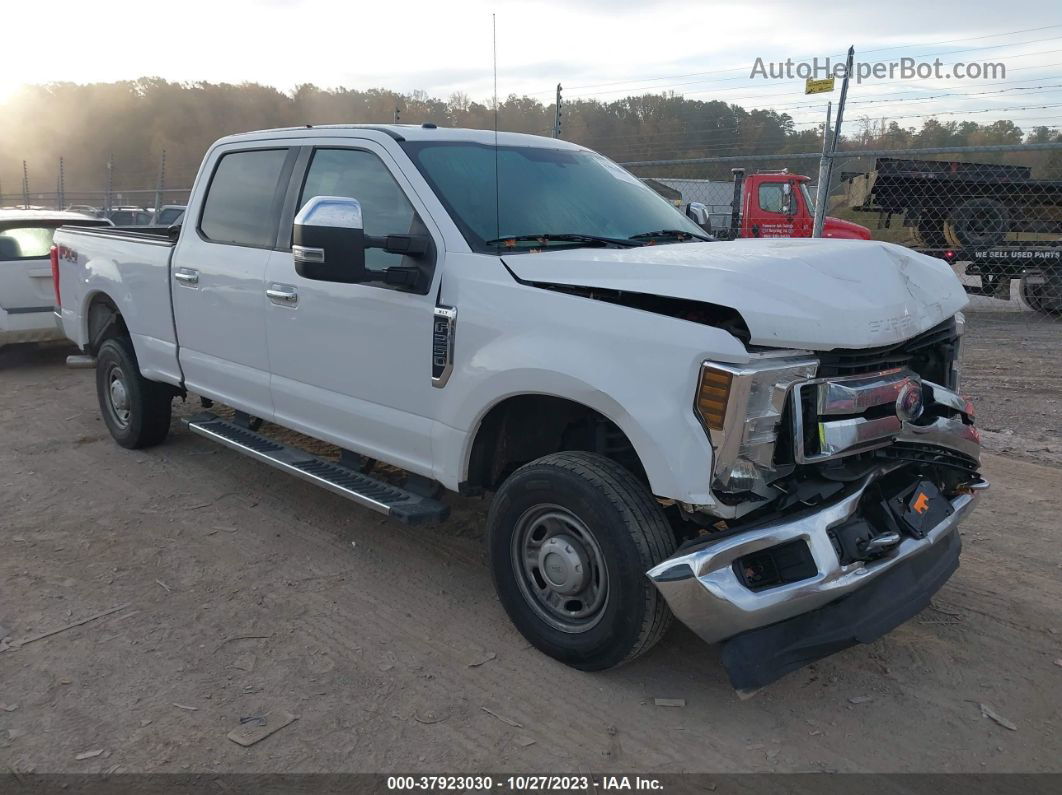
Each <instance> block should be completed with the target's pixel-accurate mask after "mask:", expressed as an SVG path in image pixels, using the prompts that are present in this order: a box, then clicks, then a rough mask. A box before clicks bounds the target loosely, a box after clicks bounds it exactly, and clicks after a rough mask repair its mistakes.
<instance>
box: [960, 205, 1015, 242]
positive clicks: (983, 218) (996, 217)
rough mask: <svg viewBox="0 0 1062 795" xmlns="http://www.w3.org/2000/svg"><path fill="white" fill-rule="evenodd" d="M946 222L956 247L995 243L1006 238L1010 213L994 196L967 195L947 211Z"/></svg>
mask: <svg viewBox="0 0 1062 795" xmlns="http://www.w3.org/2000/svg"><path fill="white" fill-rule="evenodd" d="M948 225H949V227H950V230H951V234H952V236H953V237H954V238H955V243H957V244H958V245H957V246H956V247H957V248H983V247H986V246H998V245H999V244H1001V243H1003V242H1005V241H1006V239H1007V233H1008V232H1009V231H1010V215H1009V214H1008V213H1007V208H1006V206H1005V205H1003V204H1002V203H1000V202H997V201H996V200H995V199H986V198H980V199H969V200H967V201H964V202H963V203H962V204H960V205H959V206H958V207H956V208H955V209H954V210H952V211H951V214H950V217H949V218H948Z"/></svg>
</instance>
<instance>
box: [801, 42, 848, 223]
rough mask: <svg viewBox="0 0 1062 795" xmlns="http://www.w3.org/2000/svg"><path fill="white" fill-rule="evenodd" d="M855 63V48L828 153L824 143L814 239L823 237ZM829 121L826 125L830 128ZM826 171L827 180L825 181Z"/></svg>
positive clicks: (842, 87)
mask: <svg viewBox="0 0 1062 795" xmlns="http://www.w3.org/2000/svg"><path fill="white" fill-rule="evenodd" d="M854 61H855V47H849V48H848V59H847V60H846V61H845V65H844V82H843V83H841V100H840V102H838V103H837V122H836V123H835V124H834V127H833V140H832V141H831V142H830V151H829V153H827V152H826V144H825V142H823V151H822V161H820V163H821V165H820V167H819V187H818V190H816V191H815V195H816V197H818V202H817V204H816V206H815V226H814V229H813V231H812V233H811V234H812V237H822V225H823V222H824V221H825V220H826V203H827V201H828V200H829V196H830V182H831V181H832V180H833V161H834V156H835V155H836V153H837V141H838V140H839V139H840V137H841V125H842V124H843V123H844V102H845V100H846V99H847V98H848V81H849V80H850V79H851V77H852V65H853V62H854ZM829 126H830V125H829V121H827V123H826V127H827V129H828V128H829ZM823 171H825V172H826V173H825V177H826V178H825V179H823V178H822V177H823V173H822V172H823Z"/></svg>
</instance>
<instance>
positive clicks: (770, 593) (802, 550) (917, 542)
mask: <svg viewBox="0 0 1062 795" xmlns="http://www.w3.org/2000/svg"><path fill="white" fill-rule="evenodd" d="M880 474H881V473H876V474H874V475H870V476H868V477H867V478H866V479H865V480H864V481H863V482H862V483H861V485H859V486H858V487H857V488H856V489H855V490H854V491H853V492H851V493H850V494H848V496H846V497H844V498H843V499H841V500H839V501H838V502H835V503H833V504H832V505H830V506H828V507H825V508H820V509H817V510H814V511H811V512H808V513H804V514H803V515H800V516H797V517H794V518H792V519H783V520H780V521H775V522H772V523H768V524H765V525H761V526H759V527H755V528H753V529H749V530H746V531H742V532H737V533H734V534H732V535H727V536H724V537H722V538H719V539H718V540H714V541H713V540H708V541H706V542H705V543H704V544H702V545H700V546H697V547H695V548H693V549H687V550H685V551H681V550H680V552H679V553H678V554H676V555H674V556H673V557H671V558H670V559H668V560H666V561H664V562H662V563H660V564H659V565H657V566H655V567H654V568H653V569H651V570H650V571H649V572H648V576H649V578H650V579H651V580H652V581H653V583H654V584H655V585H656V587H657V589H659V591H660V592H661V594H663V596H664V598H665V599H666V600H667V603H668V605H669V606H670V607H671V610H672V611H673V612H674V614H675V615H676V616H677V617H678V619H679V620H680V621H682V622H683V623H684V624H686V625H687V626H689V627H690V628H691V629H692V630H693V631H694V632H696V633H697V634H698V635H699V636H700V637H701V638H703V639H704V640H706V641H708V642H709V643H715V642H719V641H725V640H728V639H731V638H734V639H738V638H740V636H742V635H743V634H744V633H750V632H752V631H756V630H761V629H762V628H764V627H772V626H775V625H783V622H787V621H790V620H792V619H795V618H797V617H801V616H808V615H811V614H814V613H815V612H816V611H819V610H822V609H823V608H826V607H827V606H832V605H834V604H835V603H838V604H839V603H841V602H842V601H843V600H844V599H845V598H846V597H850V596H852V595H853V594H856V593H857V592H859V591H861V590H863V589H865V588H867V587H868V586H870V585H871V584H872V583H874V582H875V581H877V580H879V579H882V578H885V577H886V576H888V575H889V574H890V573H891V572H896V571H900V570H910V569H911V567H912V566H913V565H915V564H914V561H915V560H916V559H918V558H921V557H923V556H928V557H926V558H925V559H926V560H929V559H930V558H932V557H934V554H931V553H934V552H935V554H939V551H940V550H942V549H943V550H952V549H953V550H954V558H955V566H957V565H958V530H957V526H958V524H959V522H961V521H962V519H963V518H964V517H965V516H966V514H967V513H969V511H970V510H971V509H972V508H973V506H974V504H975V502H976V499H977V494H978V491H979V490H980V489H982V488H985V487H987V483H984V482H983V481H978V482H975V483H974V484H973V487H972V488H971V489H970V490H969V491H968V492H967V493H962V494H959V495H957V496H955V497H953V498H951V499H948V498H945V497H943V496H942V495H941V496H940V498H939V499H941V500H947V505H946V506H941V514H946V515H944V516H943V518H942V519H940V520H939V521H937V522H936V523H935V524H934V525H933V526H932V527H929V528H926V529H925V530H924V532H923V534H922V535H921V537H915V535H907V536H904V537H902V538H901V539H900V540H898V541H897V542H896V543H895V544H894V545H892V546H891V548H889V550H888V551H887V553H885V554H884V555H882V556H881V557H878V558H877V559H874V560H869V561H863V560H856V561H850V562H847V563H846V562H843V561H842V557H843V555H842V553H841V552H839V550H838V547H837V546H835V543H836V541H837V530H838V528H842V527H845V526H847V525H849V524H850V523H851V522H853V521H857V520H858V519H859V518H860V516H859V514H860V511H861V501H862V500H863V497H864V494H865V493H866V490H867V489H868V488H869V487H870V486H871V484H872V483H873V482H874V481H875V480H876V479H877V477H878V476H880ZM775 549H778V550H783V551H785V554H786V556H787V558H786V559H787V560H796V561H797V564H794V565H798V568H799V567H803V571H804V572H805V573H807V574H808V575H809V576H805V577H802V578H799V579H796V580H795V581H791V582H784V583H782V584H778V585H774V586H772V587H764V588H757V587H755V586H750V584H749V583H748V581H747V579H746V578H745V577H744V576H743V566H745V561H747V560H749V556H750V555H753V554H754V553H761V552H768V553H770V551H771V550H775ZM794 550H796V551H795V552H794ZM794 555H797V557H794ZM800 556H802V557H800ZM955 566H951V567H950V568H948V566H946V565H945V566H944V568H945V569H947V573H946V574H945V575H943V577H937V578H929V579H926V578H922V582H921V584H922V585H931V586H932V587H931V589H930V590H929V592H928V593H925V594H922V596H921V597H917V598H915V597H916V596H917V595H916V594H915V593H914V592H913V591H911V593H908V594H906V595H905V594H904V593H896V592H890V598H891V600H892V602H893V603H898V602H903V603H909V604H913V605H918V606H917V607H916V608H915V612H917V610H918V609H921V606H924V603H923V602H922V601H920V599H922V597H924V600H926V601H927V600H928V598H929V596H932V593H933V592H935V591H936V590H937V589H938V588H939V587H940V586H941V585H943V583H944V581H945V580H946V579H947V576H949V575H950V574H951V572H952V571H954V568H955ZM794 570H796V569H794ZM941 571H943V569H941ZM800 573H801V572H800V571H797V574H798V575H799V574H800ZM908 590H909V591H910V590H911V589H908ZM915 590H919V591H920V592H921V590H924V589H921V588H919V589H915ZM908 597H910V598H908ZM845 612H847V611H845ZM889 615H891V617H892V619H894V622H893V623H891V624H890V619H889V616H886V617H885V620H884V621H882V620H877V621H872V622H871V624H872V625H873V631H869V630H867V631H860V630H858V628H857V627H848V626H833V627H831V628H830V629H831V632H833V633H834V635H837V633H840V634H839V635H838V637H849V635H850V636H851V637H853V638H855V639H854V640H851V643H855V642H859V641H860V640H863V641H864V642H865V641H869V640H873V639H874V637H878V636H880V634H883V633H884V632H887V631H888V630H889V629H891V628H892V627H893V626H896V625H897V624H899V623H901V622H902V621H904V620H906V619H907V618H908V617H909V615H908V614H906V613H905V612H904V611H903V610H900V611H898V612H897V611H893V612H892V613H890V614H889ZM857 617H858V616H857ZM848 630H852V631H851V633H848ZM846 633H848V634H846ZM875 633H876V634H875ZM783 634H784V633H783ZM871 635H873V637H870V636H871ZM761 637H762V636H761ZM770 637H774V636H773V635H771V636H770ZM787 637H788V635H784V636H783V637H781V638H775V641H776V643H774V645H773V647H771V648H774V651H775V652H777V653H778V655H779V659H778V660H776V662H778V665H774V666H772V664H771V662H770V660H771V659H772V658H773V656H774V655H772V654H771V653H770V649H763V648H761V649H759V650H758V653H757V655H756V657H757V659H759V660H760V661H761V663H762V665H760V669H759V670H758V672H757V673H756V674H755V675H753V674H751V673H750V672H749V671H748V665H747V664H744V663H742V662H741V660H742V659H744V657H742V655H740V654H738V655H736V656H735V655H734V654H729V655H728V654H727V652H726V651H724V662H725V663H727V667H728V670H729V672H730V675H731V679H732V681H733V682H734V684H735V686H737V687H741V688H747V687H757V686H760V685H762V684H766V683H767V682H769V681H772V680H773V679H775V678H777V677H778V676H781V675H782V674H784V673H786V672H787V671H788V670H792V669H793V668H795V667H799V666H800V665H804V664H806V663H807V662H811V661H812V660H814V659H817V658H818V657H821V656H825V655H826V654H830V653H832V652H833V651H836V650H837V647H836V640H834V641H831V642H828V643H823V644H815V643H811V647H809V648H813V649H818V650H819V652H820V653H817V654H812V656H810V658H809V657H808V654H809V653H810V652H809V649H808V648H804V647H803V646H801V649H803V651H802V652H800V653H797V655H796V656H797V658H799V660H800V661H799V662H797V663H796V664H795V665H791V664H790V663H792V659H793V657H792V654H791V653H790V652H787V651H786V649H788V648H789V647H791V646H792V643H791V642H790V640H787V639H786V638H787ZM812 640H813V639H812ZM851 643H846V644H844V645H851ZM745 645H748V644H747V642H746V644H745ZM768 646H771V644H768ZM840 648H843V645H842V646H840ZM787 666H788V667H787Z"/></svg>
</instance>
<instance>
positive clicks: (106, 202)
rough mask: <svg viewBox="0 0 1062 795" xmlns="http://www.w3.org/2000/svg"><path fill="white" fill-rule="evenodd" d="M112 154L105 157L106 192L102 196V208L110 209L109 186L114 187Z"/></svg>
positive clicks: (108, 210)
mask: <svg viewBox="0 0 1062 795" xmlns="http://www.w3.org/2000/svg"><path fill="white" fill-rule="evenodd" d="M113 176H114V154H113V153H112V154H110V155H108V157H107V192H106V193H105V194H104V196H103V209H104V210H106V211H107V212H110V211H111V188H113V187H114V180H113Z"/></svg>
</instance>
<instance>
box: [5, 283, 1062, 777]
mask: <svg viewBox="0 0 1062 795" xmlns="http://www.w3.org/2000/svg"><path fill="white" fill-rule="evenodd" d="M984 300H986V301H987V300H988V299H984ZM992 306H993V305H992V304H986V305H984V306H982V305H981V304H978V306H977V307H975V311H974V312H972V313H970V315H969V320H970V332H969V336H968V340H967V357H966V377H967V381H966V389H967V391H968V392H969V393H970V394H971V395H972V396H973V397H974V398H975V400H976V401H977V402H978V408H979V411H980V416H979V422H980V424H981V425H982V426H983V427H984V428H985V429H986V439H987V442H988V446H989V448H990V449H991V450H992V451H993V452H992V453H990V454H988V455H986V457H985V471H986V475H987V477H988V478H989V479H990V480H991V481H992V482H993V488H992V489H991V490H990V491H989V492H988V494H987V495H986V497H985V499H984V500H983V501H982V504H981V506H980V507H979V509H978V511H976V512H975V514H974V515H973V516H972V517H971V519H970V520H969V521H968V522H967V523H966V524H965V526H964V543H965V551H964V557H963V565H962V567H961V568H960V570H959V571H958V573H957V574H956V575H955V576H954V577H953V579H952V580H951V582H950V583H949V584H948V585H947V586H946V587H945V588H944V589H943V591H942V592H941V593H940V594H939V595H938V597H937V599H936V601H935V604H934V607H933V608H931V609H928V610H926V611H925V612H924V613H923V614H922V615H920V616H918V617H916V618H915V619H913V620H911V621H910V622H908V623H907V624H906V625H904V626H903V627H901V628H899V629H898V630H896V631H895V632H893V633H892V634H890V635H889V636H887V637H886V638H884V639H882V640H880V641H878V642H877V643H874V644H871V645H869V646H865V647H860V648H855V649H851V650H848V651H846V652H844V653H842V654H840V655H836V656H834V657H832V658H829V659H827V660H824V661H822V662H820V663H818V664H816V665H814V666H812V667H810V668H807V669H804V670H802V671H799V672H796V673H794V674H791V675H789V676H788V677H786V678H785V679H783V680H782V681H780V682H778V683H776V684H775V685H773V686H771V687H769V688H767V689H766V690H764V691H762V692H761V693H759V694H758V695H756V696H755V697H753V698H751V699H748V700H744V701H742V700H739V699H738V698H737V697H736V695H735V694H734V693H733V691H732V690H731V689H730V687H729V686H728V684H727V681H726V679H725V675H724V673H723V670H722V668H721V666H720V665H719V660H718V657H719V654H718V650H717V648H714V647H709V646H706V645H704V644H703V643H701V642H700V641H699V640H698V639H697V638H695V637H694V636H693V635H692V634H691V633H690V632H689V631H687V630H685V629H684V628H682V627H679V626H676V627H675V628H674V629H673V630H672V631H671V632H670V633H669V635H668V636H667V637H666V638H665V640H664V642H663V643H662V644H661V645H660V646H659V647H658V648H657V649H656V650H655V651H654V652H653V653H651V654H649V655H648V656H646V657H644V658H642V659H640V660H638V661H636V662H635V663H633V664H631V665H629V666H626V667H624V668H621V669H619V670H615V671H611V672H608V673H604V674H583V673H579V672H576V671H574V670H571V669H568V668H565V667H564V666H562V665H560V664H558V663H555V662H553V661H552V660H550V659H548V658H546V657H544V656H542V655H541V654H539V653H537V652H536V651H535V650H533V649H531V648H530V647H529V646H528V644H527V643H525V642H524V641H523V639H522V638H521V637H520V636H519V635H518V634H517V633H516V631H515V630H514V629H512V627H511V626H510V624H509V622H508V620H507V619H506V617H505V615H504V613H503V611H502V610H501V608H500V606H499V605H498V603H497V601H496V600H495V598H494V594H493V590H492V587H491V584H490V578H489V575H488V572H487V567H486V561H485V556H484V549H483V546H484V545H483V538H482V525H483V519H484V516H485V503H483V502H480V501H472V500H459V499H457V498H454V501H453V505H454V519H453V520H452V521H451V522H450V523H449V524H448V525H446V526H444V527H442V528H430V529H410V528H406V527H404V526H402V525H399V524H394V523H392V522H390V521H387V520H385V519H382V518H380V517H379V516H377V515H375V514H372V513H369V512H367V511H364V510H361V509H359V508H356V507H354V506H352V505H351V504H350V503H348V502H346V501H344V500H342V499H341V498H339V497H336V496H334V495H332V494H329V493H327V492H324V491H321V490H318V489H315V488H314V487H312V486H310V485H308V484H304V483H302V482H300V481H296V480H294V479H292V478H289V477H287V476H285V475H283V474H281V473H278V472H275V471H273V470H271V469H269V468H267V467H264V466H262V465H259V464H256V463H254V462H252V461H249V460H246V459H244V458H242V457H240V456H238V455H236V454H235V453H232V452H230V451H227V450H223V449H220V448H218V447H215V446H212V445H211V444H210V443H209V442H207V441H205V440H203V439H200V438H198V437H194V436H192V435H191V434H189V433H187V432H185V431H184V430H182V429H181V428H180V427H178V426H177V425H175V427H174V430H173V433H172V436H171V438H170V441H169V442H168V443H167V444H165V445H164V446H161V447H159V448H155V449H152V450H148V451H139V452H130V451H126V450H122V449H120V448H118V447H117V446H116V445H114V444H113V443H112V442H111V440H110V438H109V437H108V436H107V432H106V430H105V428H104V426H103V423H102V422H101V421H100V419H99V415H98V412H97V408H96V400H95V395H94V390H93V386H92V380H93V375H92V373H91V372H89V371H80V370H67V369H65V368H64V366H63V359H64V357H65V356H66V354H67V353H68V352H69V351H68V350H67V349H65V348H59V347H56V348H41V349H36V350H32V349H30V350H27V349H8V350H5V351H3V352H0V549H2V550H3V552H2V554H0V626H2V627H3V628H4V629H3V630H0V637H2V636H3V635H5V634H6V635H8V636H10V638H11V639H13V640H22V639H26V638H30V637H33V636H36V635H39V634H41V633H46V632H49V631H51V630H55V629H58V628H61V627H63V626H65V625H67V624H70V623H73V622H76V621H78V620H80V619H83V618H86V617H89V616H92V615H94V614H97V613H99V612H101V611H106V610H110V609H112V608H116V607H119V606H124V607H123V608H122V609H120V610H117V611H116V612H114V613H112V614H110V615H108V616H106V617H104V618H101V619H98V620H95V621H92V622H89V623H86V624H84V625H82V626H79V627H76V628H73V629H69V630H67V631H63V632H60V633H58V634H54V635H51V636H49V637H46V638H42V639H40V640H37V641H35V642H33V643H29V644H27V645H25V646H23V647H21V648H19V649H17V650H14V649H11V650H8V651H4V652H0V683H2V687H0V702H2V704H0V771H6V770H7V769H8V768H10V769H12V770H15V771H20V772H21V771H33V770H36V771H38V772H46V771H47V772H51V771H78V772H92V771H106V770H119V771H148V772H150V771H169V772H186V771H197V772H201V771H202V772H205V771H280V770H283V771H288V772H303V771H381V770H382V771H395V770H401V771H410V770H419V771H426V772H472V771H483V770H490V771H498V772H501V771H522V772H528V771H535V772H562V771H566V772H575V771H590V770H595V771H601V770H629V771H632V770H637V771H643V772H681V771H716V772H723V771H754V770H755V771H821V770H831V771H832V770H839V771H864V772H865V771H939V772H952V771H972V772H983V771H1001V772H1002V771H1062V754H1060V753H1059V751H1060V749H1062V712H1060V707H1062V618H1060V614H1059V604H1060V603H1062V552H1060V544H1059V541H1060V538H1059V521H1058V517H1059V515H1060V514H1062V469H1060V468H1059V467H1060V466H1062V400H1060V396H1062V383H1060V378H1062V376H1060V372H1062V371H1060V367H1059V364H1060V362H1062V346H1060V345H1059V342H1060V341H1062V324H1055V323H1048V322H1045V321H1043V320H1041V319H1039V318H1033V317H1032V316H1031V315H1029V314H1028V313H1012V312H1005V311H1001V312H993V311H983V310H984V309H990V308H992ZM996 306H999V305H998V304H996ZM1008 308H1009V307H1008ZM190 408H191V404H189V407H188V408H186V409H182V410H183V411H189V410H190ZM654 698H672V699H685V706H684V707H680V708H666V707H660V706H656V705H655V704H654ZM981 705H986V708H987V709H988V710H989V711H990V712H991V713H992V714H995V715H996V716H997V717H999V718H1000V719H1001V720H1000V721H996V720H993V719H992V718H990V717H986V716H985V713H984V711H983V709H982V706H981ZM281 711H288V712H290V713H292V714H293V715H296V716H297V717H298V720H296V721H295V722H294V723H292V724H290V725H288V726H286V727H285V728H283V729H281V730H280V731H278V732H277V733H276V734H274V735H272V736H271V737H269V738H267V739H265V740H263V741H261V742H260V743H257V744H255V745H252V746H251V747H248V748H244V747H241V746H239V745H236V744H235V743H233V742H231V741H230V740H229V739H227V737H226V735H227V734H228V732H229V731H231V730H232V729H234V728H236V727H238V726H239V725H240V719H241V718H243V717H248V716H254V715H263V714H265V713H271V714H273V715H277V714H280V712H281ZM1005 723H1010V724H1011V725H1013V726H1014V727H1015V729H1014V730H1012V729H1011V728H1008V727H1006V726H1005V725H1003V724H1005ZM96 752H99V753H96ZM85 754H90V755H89V756H87V757H86V758H82V759H78V756H79V755H81V756H83V757H84V756H85Z"/></svg>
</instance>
